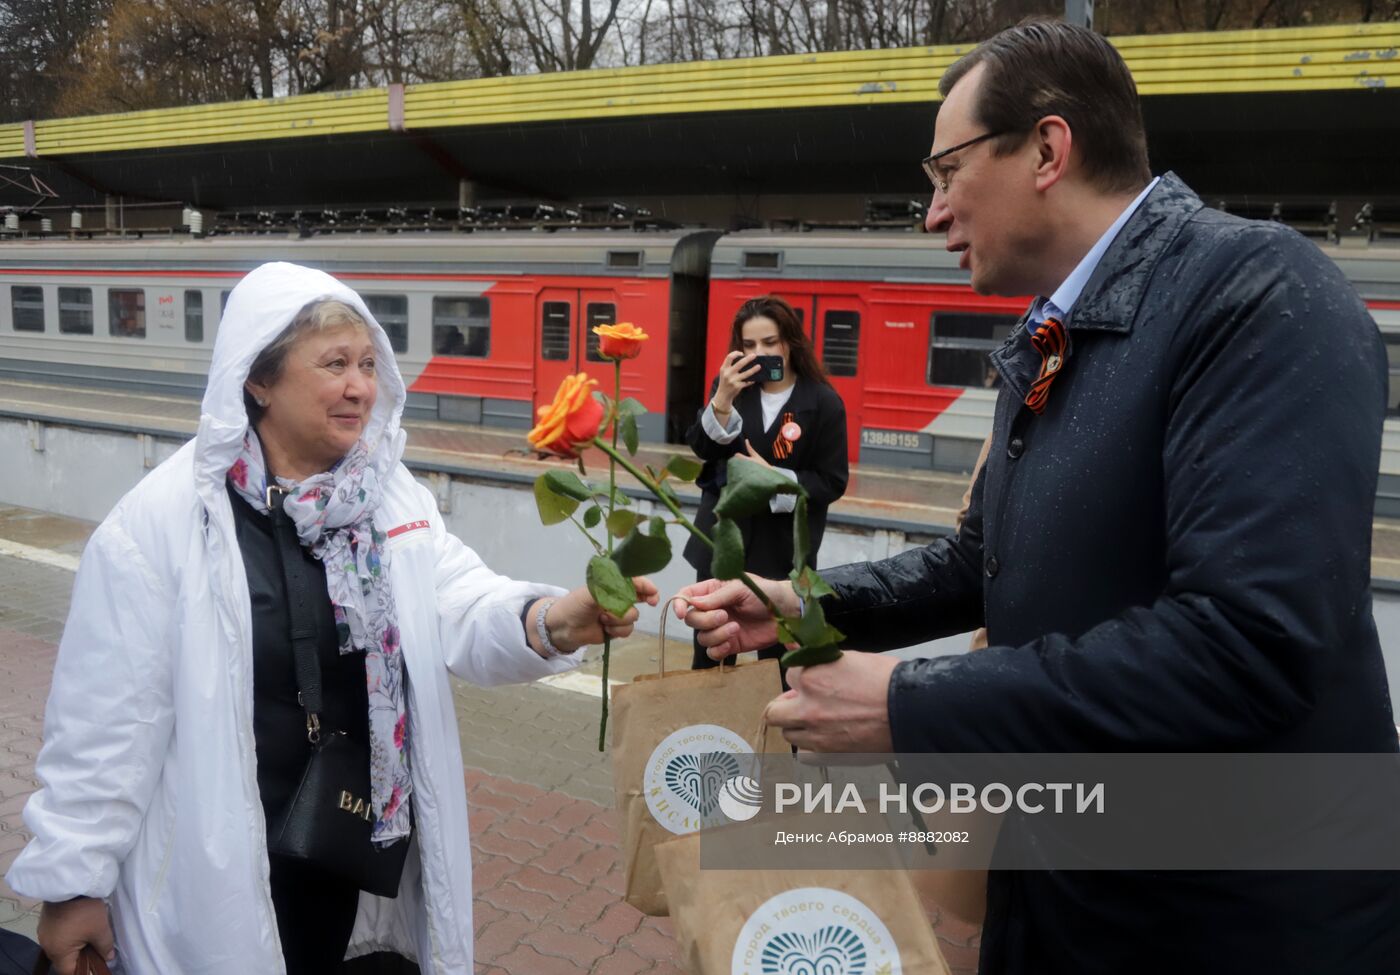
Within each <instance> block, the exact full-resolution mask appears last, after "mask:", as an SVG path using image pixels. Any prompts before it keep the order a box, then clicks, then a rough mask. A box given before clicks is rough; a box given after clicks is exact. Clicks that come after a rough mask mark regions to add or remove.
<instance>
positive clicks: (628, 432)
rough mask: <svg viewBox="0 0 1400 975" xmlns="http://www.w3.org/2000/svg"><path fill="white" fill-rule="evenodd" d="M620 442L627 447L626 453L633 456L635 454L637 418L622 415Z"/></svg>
mask: <svg viewBox="0 0 1400 975" xmlns="http://www.w3.org/2000/svg"><path fill="white" fill-rule="evenodd" d="M622 444H623V446H625V447H626V448H627V453H629V454H631V455H632V456H633V457H635V456H637V418H636V417H635V416H630V415H629V416H624V417H623V418H622Z"/></svg>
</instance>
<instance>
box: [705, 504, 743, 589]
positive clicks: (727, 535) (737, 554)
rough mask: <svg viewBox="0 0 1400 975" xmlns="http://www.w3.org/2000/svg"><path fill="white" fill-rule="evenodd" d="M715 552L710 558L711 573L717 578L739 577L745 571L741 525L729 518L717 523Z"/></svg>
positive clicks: (713, 536) (713, 535)
mask: <svg viewBox="0 0 1400 975" xmlns="http://www.w3.org/2000/svg"><path fill="white" fill-rule="evenodd" d="M712 538H713V539H714V543H715V554H714V557H713V558H712V559H711V560H710V574H711V575H712V576H714V577H715V578H716V579H737V578H739V576H741V575H743V573H744V536H743V534H742V533H741V532H740V531H739V526H738V525H736V524H735V523H734V522H733V521H731V520H730V519H728V518H721V519H719V521H718V522H716V523H715V530H714V532H713V534H712Z"/></svg>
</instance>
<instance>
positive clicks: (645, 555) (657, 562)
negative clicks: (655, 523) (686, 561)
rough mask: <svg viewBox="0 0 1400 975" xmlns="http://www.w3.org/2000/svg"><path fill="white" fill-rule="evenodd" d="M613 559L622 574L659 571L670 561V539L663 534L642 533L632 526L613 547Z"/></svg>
mask: <svg viewBox="0 0 1400 975" xmlns="http://www.w3.org/2000/svg"><path fill="white" fill-rule="evenodd" d="M613 559H614V560H615V561H616V562H617V567H618V568H619V569H620V570H621V571H622V573H623V574H624V575H628V576H641V575H646V574H647V573H648V572H660V571H661V570H662V569H664V568H666V565H667V563H669V562H670V561H671V540H670V539H669V538H667V537H666V536H665V535H662V536H661V537H660V538H658V537H657V536H655V535H643V534H641V533H640V532H638V531H637V530H636V529H635V528H634V529H632V531H630V532H629V533H628V534H627V537H626V538H624V539H623V540H622V541H621V542H619V543H618V546H617V548H615V549H613Z"/></svg>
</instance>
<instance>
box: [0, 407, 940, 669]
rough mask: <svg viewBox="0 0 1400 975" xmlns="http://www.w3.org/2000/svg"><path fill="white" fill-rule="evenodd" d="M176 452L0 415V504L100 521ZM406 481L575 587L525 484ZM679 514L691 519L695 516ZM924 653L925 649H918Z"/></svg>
mask: <svg viewBox="0 0 1400 975" xmlns="http://www.w3.org/2000/svg"><path fill="white" fill-rule="evenodd" d="M116 425H117V424H114V426H116ZM180 445H181V441H179V440H177V439H173V438H171V437H170V436H164V437H162V436H157V435H152V434H145V433H135V432H130V431H126V430H121V429H93V428H87V427H74V426H64V425H57V424H44V423H40V422H37V421H34V420H28V419H25V418H21V417H14V416H0V457H4V458H5V463H4V464H3V465H0V503H4V504H14V505H19V506H21V507H25V508H34V509H37V510H40V511H47V512H50V513H53V514H58V515H65V516H68V517H72V518H83V519H86V520H89V521H101V520H102V519H103V518H104V517H106V515H107V512H109V511H110V510H111V509H112V507H113V506H114V505H115V504H116V503H117V501H119V500H120V499H121V497H122V495H124V494H125V493H126V492H127V491H129V490H131V488H132V487H134V486H135V485H136V483H137V482H138V481H139V480H140V479H141V478H142V477H143V476H144V475H145V474H146V473H147V472H148V471H150V470H151V469H152V468H154V467H155V466H156V465H158V464H159V463H160V462H161V461H163V460H165V459H166V458H168V457H169V456H170V455H171V454H173V453H174V452H175V451H176V450H178V449H179V447H180ZM410 466H411V465H410ZM414 473H415V475H416V476H417V477H418V479H419V481H420V482H422V483H423V484H424V485H425V486H426V487H427V488H428V489H429V490H431V491H432V492H433V495H434V497H436V498H437V501H438V508H439V510H441V511H442V512H443V516H444V518H445V519H446V522H447V526H448V529H449V530H450V531H451V532H453V534H455V535H457V537H459V538H461V539H462V540H463V541H464V542H466V543H467V544H468V545H470V546H471V547H472V548H473V549H475V550H476V552H477V553H478V554H479V555H480V556H481V557H482V558H483V559H484V560H485V561H486V564H487V565H489V566H490V567H491V568H492V569H494V570H495V571H497V572H500V573H503V574H505V575H508V576H511V577H513V578H517V579H531V580H534V581H537V582H547V583H552V584H554V585H558V586H562V587H564V588H571V587H573V586H577V585H580V584H582V582H583V573H584V566H585V565H586V564H587V562H588V559H589V558H590V557H591V555H592V549H591V547H590V546H589V544H588V543H587V542H586V541H585V540H584V538H583V536H582V535H581V534H580V533H579V532H578V530H577V529H576V528H575V527H574V526H573V525H572V524H568V523H565V524H563V525H554V526H551V527H545V526H543V525H541V524H540V522H539V517H538V515H537V514H536V510H535V499H534V495H533V493H532V492H531V490H530V487H529V485H523V484H506V483H501V482H499V481H492V480H489V479H482V478H470V477H464V476H460V475H449V474H443V473H439V472H427V471H415V472H414ZM634 504H635V505H637V510H638V511H639V512H641V513H643V514H648V515H649V514H651V513H653V509H652V507H651V504H650V503H649V502H647V501H634ZM663 510H664V509H663ZM688 515H692V516H693V515H694V511H690V512H688ZM668 534H669V536H670V539H671V546H672V551H673V553H674V555H673V558H672V560H671V564H670V565H669V566H668V567H667V568H666V569H664V570H663V571H661V572H659V573H656V574H655V575H654V576H653V577H652V578H653V580H654V581H655V582H656V584H657V586H658V587H660V589H661V592H662V598H663V599H664V598H666V597H669V596H670V595H671V594H673V593H675V592H676V591H677V590H678V589H680V588H681V587H682V586H685V585H688V584H689V583H691V582H694V581H695V571H694V570H693V569H692V568H691V567H690V566H689V565H687V564H686V562H685V560H684V559H683V558H682V557H681V554H680V553H681V550H682V548H683V547H684V546H685V540H686V538H685V531H684V529H682V528H680V527H678V526H675V525H672V526H670V528H669V529H668ZM924 541H926V539H910V538H909V537H907V536H905V535H904V534H902V533H900V532H895V531H884V530H877V531H868V530H865V531H850V530H842V528H840V527H839V526H833V525H829V526H828V528H827V532H826V537H825V541H824V542H823V544H822V550H821V553H820V558H819V564H820V565H821V566H831V565H840V564H843V563H846V562H857V561H864V560H867V559H879V558H885V557H886V556H889V555H894V554H897V553H899V552H902V551H904V550H905V549H907V548H910V547H913V546H914V545H917V544H923V542H924ZM640 625H641V629H643V630H646V631H647V632H651V633H656V632H658V631H659V629H660V611H659V609H650V608H644V611H643V613H642V619H641V624H640ZM673 634H674V635H675V636H676V637H677V638H678V640H679V643H680V645H679V646H678V647H677V649H678V651H679V652H682V653H688V652H689V651H688V644H689V641H690V634H689V631H688V630H686V629H685V628H684V626H677V625H676V624H675V621H674V620H673V621H672V623H671V624H669V625H668V628H667V636H668V638H669V637H670V636H671V635H673ZM945 646H946V647H947V648H949V649H961V648H963V647H965V646H966V641H965V640H961V639H953V640H951V641H949V642H947V643H944V642H943V641H939V647H938V649H942V647H945ZM933 648H934V645H931V644H930V645H926V649H933Z"/></svg>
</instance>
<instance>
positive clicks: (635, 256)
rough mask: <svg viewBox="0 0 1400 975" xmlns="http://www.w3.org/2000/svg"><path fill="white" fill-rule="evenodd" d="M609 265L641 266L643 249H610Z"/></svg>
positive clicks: (623, 266)
mask: <svg viewBox="0 0 1400 975" xmlns="http://www.w3.org/2000/svg"><path fill="white" fill-rule="evenodd" d="M607 266H608V267H620V268H627V267H641V266H642V252H641V251H608V260H607Z"/></svg>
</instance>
